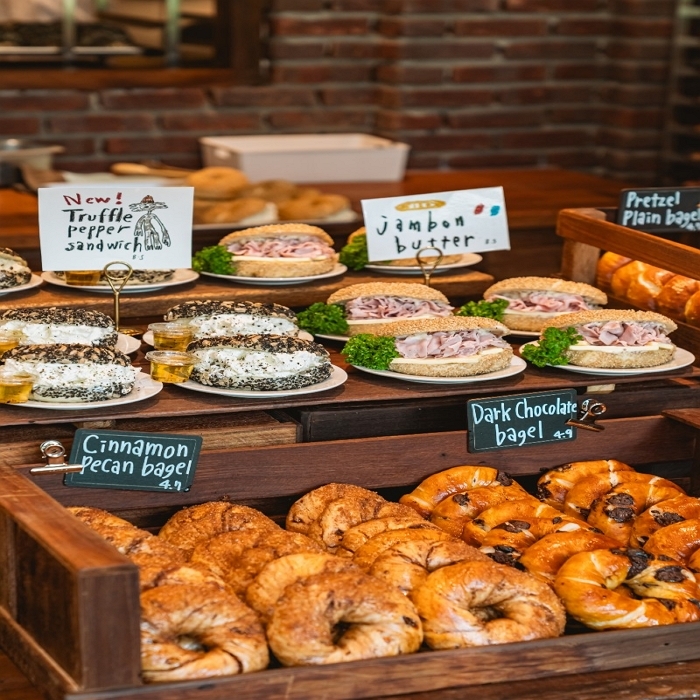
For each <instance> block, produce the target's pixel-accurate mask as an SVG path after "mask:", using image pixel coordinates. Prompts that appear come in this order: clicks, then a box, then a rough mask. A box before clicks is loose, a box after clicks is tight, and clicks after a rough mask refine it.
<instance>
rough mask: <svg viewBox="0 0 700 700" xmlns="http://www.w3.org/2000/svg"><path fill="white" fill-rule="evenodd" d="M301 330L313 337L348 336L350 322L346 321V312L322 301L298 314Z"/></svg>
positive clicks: (335, 305)
mask: <svg viewBox="0 0 700 700" xmlns="http://www.w3.org/2000/svg"><path fill="white" fill-rule="evenodd" d="M297 318H298V319H299V328H303V329H304V330H305V331H309V333H312V334H313V335H318V334H319V333H321V334H323V335H347V332H348V322H347V321H346V320H345V310H344V309H343V307H342V306H339V305H338V304H322V303H321V302H320V301H319V302H316V303H315V304H311V306H309V308H308V309H305V310H304V311H300V312H299V313H298V314H297Z"/></svg>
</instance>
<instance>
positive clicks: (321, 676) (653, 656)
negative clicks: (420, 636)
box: [70, 622, 700, 700]
mask: <svg viewBox="0 0 700 700" xmlns="http://www.w3.org/2000/svg"><path fill="white" fill-rule="evenodd" d="M699 634H700V623H697V622H695V623H688V624H685V625H669V626H667V627H656V628H647V629H639V630H625V631H615V632H599V633H594V634H582V635H577V636H571V637H565V638H559V639H547V640H539V641H533V642H521V643H516V644H503V645H496V646H490V647H479V648H474V649H463V650H455V651H443V652H437V651H433V652H425V653H418V654H413V655H409V656H404V657H399V658H388V659H374V660H371V661H359V662H352V663H347V664H333V665H330V666H320V667H306V668H289V669H274V670H268V671H264V672H261V673H253V674H249V675H247V676H233V677H229V678H221V679H208V680H207V681H206V683H203V682H202V681H191V682H183V683H179V684H171V683H168V684H163V685H160V686H144V687H143V688H139V689H138V690H121V691H119V690H116V691H112V692H106V693H99V694H94V693H79V694H76V695H71V696H70V697H71V700H134V699H135V698H143V699H144V700H194V698H197V700H223V699H224V698H230V697H235V698H236V700H258V699H259V698H265V699H266V700H321V699H322V698H323V699H324V700H325V699H326V698H328V697H329V689H330V688H332V697H333V698H334V699H335V700H344V699H349V698H378V697H386V696H396V691H397V688H401V690H402V691H404V692H405V693H417V692H428V691H432V692H435V691H440V690H442V689H447V688H450V687H463V688H465V689H466V688H468V687H470V686H475V685H480V684H486V685H488V684H491V683H495V682H498V681H501V680H502V679H503V677H504V675H505V674H507V676H508V680H509V682H510V683H514V682H515V681H520V680H526V679H536V678H544V677H554V676H566V675H569V674H572V673H584V672H585V673H591V672H595V671H599V670H607V669H617V668H630V667H635V666H646V665H648V664H650V663H664V662H670V661H683V660H688V659H695V658H698V656H700V647H699V646H698V645H697V639H698V635H699ZM569 691H571V689H570V688H569ZM437 697H441V696H440V695H437ZM463 697H464V696H463Z"/></svg>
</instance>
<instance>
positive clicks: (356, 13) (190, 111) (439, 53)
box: [0, 0, 674, 182]
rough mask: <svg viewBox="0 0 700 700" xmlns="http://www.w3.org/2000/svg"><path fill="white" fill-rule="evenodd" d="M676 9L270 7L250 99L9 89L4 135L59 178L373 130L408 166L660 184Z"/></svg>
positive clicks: (411, 0)
mask: <svg viewBox="0 0 700 700" xmlns="http://www.w3.org/2000/svg"><path fill="white" fill-rule="evenodd" d="M673 7H674V2H673V0H271V8H270V11H269V22H270V26H269V44H268V47H267V54H268V60H267V61H266V70H267V71H268V78H269V80H268V82H267V83H266V84H265V85H263V86H259V87H258V86H256V87H226V86H218V87H206V86H205V87H201V88H186V89H128V90H116V89H108V90H102V91H99V92H81V91H77V90H76V91H51V90H41V91H34V90H32V91H6V90H0V133H1V134H3V135H12V136H27V137H32V138H37V139H43V140H46V141H51V142H57V143H60V144H62V145H64V146H65V147H66V153H65V155H63V156H61V157H60V158H58V159H57V165H58V166H59V167H61V168H64V169H69V170H77V171H89V170H101V169H104V168H106V167H107V166H108V165H109V163H111V162H114V161H119V160H142V159H144V158H153V159H160V160H163V161H164V162H167V163H169V164H172V165H182V166H198V165H199V164H200V161H199V149H198V143H197V137H198V136H200V135H207V134H209V135H215V134H251V133H272V132H275V133H288V132H310V131H364V132H373V133H377V134H380V135H384V136H388V137H391V138H394V139H398V140H402V141H406V142H408V143H410V144H411V146H412V152H411V159H410V167H414V168H487V167H517V166H544V165H556V166H562V167H566V168H573V169H579V170H587V171H590V172H596V173H599V174H604V175H609V176H616V177H621V178H631V179H633V180H635V181H638V182H652V181H654V179H655V178H656V176H657V175H658V173H659V171H660V164H659V158H658V149H659V144H660V135H661V126H662V121H663V105H664V99H665V83H666V76H667V69H668V65H667V61H668V56H669V47H670V37H671V33H672V15H673Z"/></svg>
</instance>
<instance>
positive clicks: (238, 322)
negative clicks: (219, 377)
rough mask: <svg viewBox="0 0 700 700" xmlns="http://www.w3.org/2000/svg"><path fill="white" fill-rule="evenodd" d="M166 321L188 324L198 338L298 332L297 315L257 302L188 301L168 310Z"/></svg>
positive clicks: (295, 333) (296, 333)
mask: <svg viewBox="0 0 700 700" xmlns="http://www.w3.org/2000/svg"><path fill="white" fill-rule="evenodd" d="M163 318H164V320H165V321H175V322H178V323H183V324H187V325H188V326H190V327H191V328H192V329H193V331H194V338H195V340H199V339H200V338H214V337H217V336H222V335H252V334H264V333H271V334H273V335H298V333H299V328H298V327H297V322H296V321H297V317H296V315H295V314H294V312H293V311H292V310H291V309H288V308H287V307H286V306H282V305H281V304H263V303H260V302H255V301H212V300H206V301H186V302H184V303H182V304H178V305H177V306H173V307H172V308H170V309H168V311H167V312H166V314H165V316H164V317H163Z"/></svg>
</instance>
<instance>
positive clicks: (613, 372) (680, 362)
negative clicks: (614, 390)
mask: <svg viewBox="0 0 700 700" xmlns="http://www.w3.org/2000/svg"><path fill="white" fill-rule="evenodd" d="M532 344H533V343H525V345H532ZM525 345H521V346H520V349H521V350H522V349H523V348H524V347H525ZM693 362H695V355H693V353H692V352H688V351H687V350H684V349H683V348H676V350H675V352H674V353H673V359H672V360H671V361H670V362H664V364H662V365H656V367H632V368H630V369H598V368H597V367H578V366H577V365H547V367H554V368H555V369H564V370H567V371H568V372H578V373H579V374H599V375H600V374H602V375H604V376H606V377H624V376H627V375H630V374H656V373H658V372H670V371H671V370H673V369H681V368H682V367H687V366H688V365H692V364H693Z"/></svg>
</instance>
